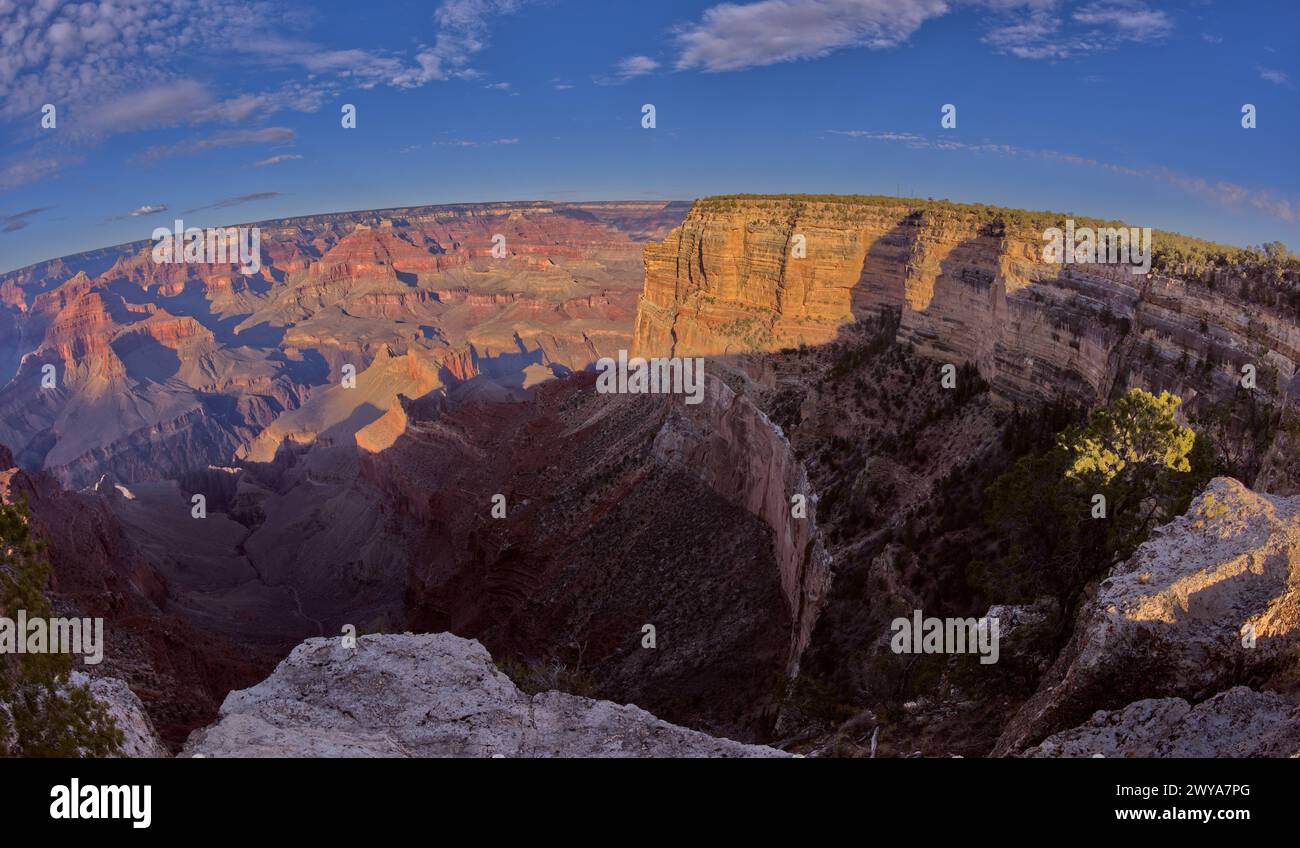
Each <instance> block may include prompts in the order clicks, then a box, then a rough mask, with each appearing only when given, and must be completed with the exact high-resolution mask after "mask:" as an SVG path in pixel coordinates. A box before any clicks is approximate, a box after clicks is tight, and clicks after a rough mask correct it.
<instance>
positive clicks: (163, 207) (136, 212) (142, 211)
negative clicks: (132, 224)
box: [108, 203, 168, 221]
mask: <svg viewBox="0 0 1300 848" xmlns="http://www.w3.org/2000/svg"><path fill="white" fill-rule="evenodd" d="M167 209H168V207H167V204H166V203H159V204H156V205H152V206H151V205H145V206H141V207H139V208H137V209H132V210H131V211H130V212H123V213H122V214H121V215H114V216H113V217H112V218H109V219H108V220H110V221H124V220H126V219H127V218H145V217H148V216H149V215H161V214H162V213H163V212H166V211H167Z"/></svg>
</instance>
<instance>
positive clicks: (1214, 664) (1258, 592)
mask: <svg viewBox="0 0 1300 848" xmlns="http://www.w3.org/2000/svg"><path fill="white" fill-rule="evenodd" d="M1298 674H1300V498H1280V497H1273V496H1269V495H1261V494H1256V493H1254V492H1251V491H1250V490H1249V489H1247V488H1246V487H1245V486H1243V485H1241V484H1240V483H1238V482H1237V481H1235V480H1231V479H1228V478H1218V479H1215V480H1214V481H1213V482H1211V484H1210V485H1209V486H1208V487H1207V488H1206V490H1205V492H1204V493H1203V494H1202V495H1201V496H1200V497H1198V498H1197V499H1196V501H1195V502H1194V503H1193V504H1192V506H1191V508H1190V509H1188V511H1187V514H1186V515H1183V516H1180V517H1178V518H1176V519H1175V520H1174V521H1172V522H1170V523H1169V524H1167V525H1165V526H1163V527H1160V528H1158V529H1157V530H1156V531H1155V532H1153V533H1152V535H1151V538H1150V539H1148V540H1147V542H1145V543H1144V544H1143V545H1142V547H1141V548H1139V549H1138V551H1137V553H1136V554H1134V556H1133V557H1132V558H1131V559H1130V560H1129V561H1128V562H1126V563H1124V564H1122V565H1120V566H1118V567H1117V568H1116V569H1115V570H1114V571H1113V572H1111V574H1110V575H1109V576H1108V577H1107V578H1106V579H1105V580H1103V581H1102V583H1101V585H1100V587H1099V588H1098V590H1097V594H1096V596H1095V597H1094V598H1093V599H1092V601H1091V602H1090V603H1089V604H1088V606H1087V608H1086V609H1085V610H1084V611H1083V612H1082V613H1081V614H1080V617H1079V622H1078V624H1077V626H1076V629H1075V633H1074V636H1073V638H1072V639H1071V641H1070V643H1069V645H1068V646H1067V647H1066V648H1065V650H1064V651H1063V652H1062V653H1061V656H1060V657H1059V658H1058V659H1057V661H1056V665H1055V666H1054V668H1053V669H1052V670H1051V671H1049V672H1048V674H1047V676H1046V677H1045V679H1044V681H1043V684H1042V686H1041V687H1040V689H1039V691H1038V692H1037V693H1036V694H1035V695H1034V696H1033V697H1032V698H1030V699H1029V701H1028V702H1026V704H1025V705H1024V706H1023V707H1022V708H1021V709H1020V711H1019V712H1018V713H1017V714H1016V716H1015V717H1014V718H1013V719H1012V720H1011V722H1010V723H1009V724H1008V726H1007V727H1006V728H1005V729H1004V730H1003V732H1002V736H1001V738H1000V739H999V740H998V744H997V747H996V748H995V753H1001V754H1006V753H1013V752H1016V751H1018V750H1021V749H1023V748H1024V747H1026V746H1028V745H1030V744H1033V743H1035V742H1037V741H1038V740H1040V739H1042V738H1043V737H1044V736H1045V735H1047V734H1048V733H1051V732H1054V731H1056V730H1059V729H1061V728H1065V727H1069V726H1070V725H1071V724H1073V723H1074V722H1077V721H1080V720H1081V719H1082V718H1083V717H1085V716H1087V715H1089V714H1090V713H1092V712H1093V711H1094V710H1098V709H1117V708H1121V707H1123V706H1124V705H1125V704H1127V703H1128V702H1130V701H1138V700H1142V699H1149V698H1170V697H1174V698H1182V699H1185V700H1189V701H1191V702H1193V703H1199V702H1201V701H1205V700H1207V699H1209V698H1211V697H1212V696H1214V695H1216V694H1217V693H1219V692H1223V691H1225V690H1227V689H1229V688H1231V687H1233V686H1236V685H1239V684H1248V685H1253V686H1268V685H1273V686H1283V687H1287V688H1289V687H1291V686H1293V685H1294V682H1295V680H1296V678H1297V675H1298ZM1129 709H1132V707H1130V708H1129ZM1197 709H1200V707H1199V706H1198V707H1197ZM1127 720H1128V719H1125V721H1127Z"/></svg>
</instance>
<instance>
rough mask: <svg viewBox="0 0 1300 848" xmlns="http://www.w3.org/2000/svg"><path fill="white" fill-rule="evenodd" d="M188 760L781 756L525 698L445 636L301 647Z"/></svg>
mask: <svg viewBox="0 0 1300 848" xmlns="http://www.w3.org/2000/svg"><path fill="white" fill-rule="evenodd" d="M181 756H187V757H194V756H205V757H492V756H505V757H784V756H788V755H787V754H785V753H784V752H782V751H778V750H776V749H774V748H767V747H763V746H761V745H743V744H741V743H739V742H733V741H731V740H729V739H719V738H715V737H713V736H709V735H708V734H705V733H699V732H697V731H694V730H687V729H686V728H684V727H678V726H676V725H673V724H669V723H668V722H665V721H660V720H659V719H657V718H655V717H654V716H653V715H651V714H650V713H647V712H646V711H645V710H642V709H638V708H637V707H634V706H619V705H617V704H613V703H611V702H609V701H595V700H592V699H590V698H581V697H577V696H575V695H567V694H564V693H562V692H545V693H542V694H538V695H533V696H529V695H526V694H524V693H523V692H521V691H519V689H518V688H517V687H516V686H515V684H514V683H513V682H511V680H510V679H509V678H508V677H506V676H505V675H504V674H502V673H501V672H500V671H498V670H497V668H496V666H494V665H493V664H492V657H491V656H490V655H489V654H488V652H487V649H486V648H484V647H483V646H482V645H480V644H479V643H478V642H475V641H473V640H470V639H461V638H459V637H456V636H452V635H451V634H449V633H437V634H423V635H412V634H409V633H407V634H401V635H384V636H362V637H360V638H358V639H357V644H356V647H355V648H345V647H343V646H342V643H341V640H340V639H337V638H335V639H323V638H315V639H308V640H307V641H305V642H303V643H302V644H301V645H299V646H298V647H296V648H294V650H293V652H292V653H291V654H289V656H288V657H287V658H286V659H285V660H284V661H283V662H282V663H280V665H279V666H278V667H277V668H276V669H275V671H274V672H273V673H272V674H271V676H270V677H268V678H267V679H266V680H264V681H262V682H261V683H259V684H257V685H256V686H254V687H252V688H251V689H244V690H241V691H237V692H231V693H230V694H229V695H227V696H226V700H225V702H224V703H223V704H222V705H221V713H220V717H219V718H218V720H217V722H216V723H215V724H213V725H211V726H209V727H206V728H204V729H202V730H196V731H195V732H194V733H192V734H191V735H190V738H189V740H188V741H187V742H186V744H185V749H184V751H183V752H182V754H181Z"/></svg>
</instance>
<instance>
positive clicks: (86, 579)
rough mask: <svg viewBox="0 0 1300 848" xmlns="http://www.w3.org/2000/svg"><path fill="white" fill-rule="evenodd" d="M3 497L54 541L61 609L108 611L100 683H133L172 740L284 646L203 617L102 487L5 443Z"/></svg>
mask: <svg viewBox="0 0 1300 848" xmlns="http://www.w3.org/2000/svg"><path fill="white" fill-rule="evenodd" d="M117 497H121V496H120V495H117ZM0 498H3V499H4V500H5V502H7V503H13V502H15V501H18V500H21V501H23V502H25V503H26V505H27V508H28V510H29V513H30V518H29V520H30V522H31V526H32V530H33V533H34V534H35V535H36V536H37V538H39V539H41V540H43V541H44V542H45V544H46V546H47V547H46V556H47V557H48V559H49V562H50V566H51V577H50V585H49V589H48V594H49V596H50V599H51V603H52V605H53V607H54V609H55V610H56V611H57V612H58V614H59V615H64V616H75V617H89V618H102V619H104V642H105V645H104V660H103V663H102V664H100V665H97V666H93V667H92V666H85V667H84V670H85V671H88V672H91V673H93V675H94V680H95V685H96V686H99V685H101V684H100V682H99V681H100V679H101V678H117V679H118V680H119V681H121V682H123V683H125V684H126V685H128V686H129V687H130V689H131V690H132V691H133V692H134V693H135V694H134V695H132V696H131V697H132V698H135V697H136V696H138V697H139V700H140V701H143V703H144V707H145V710H146V711H147V712H148V714H149V717H150V718H151V720H152V723H153V725H154V726H156V727H157V728H158V731H159V732H160V733H161V734H162V736H163V737H164V738H165V739H166V740H167V741H169V742H170V743H172V744H179V743H180V742H181V741H182V740H183V739H184V738H185V736H186V734H188V733H189V732H190V731H191V730H193V729H194V728H195V727H196V726H199V725H201V724H203V723H204V722H206V721H209V720H210V719H211V716H212V714H213V712H214V711H215V710H216V707H217V705H218V704H219V703H220V702H221V698H222V697H224V694H225V693H226V692H227V691H229V690H230V689H231V687H235V686H246V685H248V684H250V683H251V682H253V681H255V680H257V679H258V678H259V677H260V676H261V675H263V674H265V673H266V670H267V669H268V668H270V667H271V666H272V665H273V664H274V662H275V659H276V658H278V656H279V655H280V652H279V651H278V650H276V651H273V652H272V651H266V650H263V649H262V648H258V647H254V646H250V645H248V644H246V643H241V641H236V640H234V639H228V638H225V637H222V636H218V635H216V634H214V633H212V632H211V631H209V630H207V629H205V628H201V627H196V626H195V624H194V623H193V622H192V620H190V618H189V616H188V615H186V611H185V610H184V608H183V607H182V606H180V605H178V604H177V599H176V598H175V597H174V592H173V591H172V587H171V586H170V585H169V584H168V581H167V579H166V578H165V576H164V575H163V574H161V573H160V572H159V571H158V570H157V569H156V568H155V567H154V565H153V564H152V563H151V562H150V560H149V558H148V557H147V556H146V555H145V554H144V553H143V552H142V551H141V550H140V548H139V547H138V546H137V545H136V543H135V542H134V541H133V540H132V539H131V538H130V536H129V534H128V532H127V531H126V530H125V529H124V528H123V526H122V524H121V522H120V521H119V520H118V518H117V517H116V515H115V514H114V511H113V509H112V508H111V505H110V502H107V501H106V499H105V498H104V497H102V496H101V495H100V494H97V493H94V492H91V493H87V494H82V493H77V492H69V491H66V490H64V489H62V488H61V487H60V486H59V485H58V484H57V483H56V482H55V481H54V480H52V479H51V478H50V477H48V476H47V475H45V474H39V473H35V474H34V473H29V472H26V471H23V470H21V469H19V468H17V467H15V464H14V462H13V459H12V457H11V456H10V455H9V453H8V451H7V450H6V449H4V448H3V447H0ZM103 685H105V686H111V684H107V683H106V684H103ZM111 694H112V693H110V695H111ZM119 694H121V693H120V692H119ZM128 694H129V693H128ZM109 700H111V701H114V702H115V703H116V702H121V703H125V702H126V701H130V700H131V699H127V698H125V696H123V697H120V698H118V697H114V698H110V699H109ZM132 709H134V708H133V707H130V705H129V704H128V705H127V706H124V707H123V710H124V713H123V714H124V715H128V716H129V715H130V714H131V712H132ZM128 723H129V724H131V725H132V726H135V725H136V724H138V723H139V722H136V721H135V720H134V719H132V720H131V721H130V722H128Z"/></svg>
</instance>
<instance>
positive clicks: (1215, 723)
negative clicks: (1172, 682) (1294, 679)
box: [1024, 686, 1300, 757]
mask: <svg viewBox="0 0 1300 848" xmlns="http://www.w3.org/2000/svg"><path fill="white" fill-rule="evenodd" d="M1024 756H1026V757H1096V756H1102V757H1297V756H1300V707H1298V706H1296V704H1294V703H1292V702H1291V701H1288V700H1287V699H1285V698H1283V697H1282V696H1280V695H1277V694H1275V693H1272V692H1255V691H1253V690H1251V689H1248V688H1246V687H1245V686H1236V687H1233V688H1232V689H1229V690H1228V691H1226V692H1221V693H1219V694H1218V695H1215V696H1214V697H1213V698H1211V699H1209V700H1208V701H1202V702H1201V703H1199V704H1196V705H1195V706H1192V705H1191V704H1189V703H1188V702H1187V701H1185V700H1183V699H1182V698H1151V699H1148V700H1144V701H1136V702H1134V703H1132V704H1130V705H1128V706H1127V707H1125V708H1123V709H1121V710H1114V711H1111V712H1107V711H1105V710H1099V711H1098V712H1097V713H1096V714H1095V715H1094V716H1093V717H1092V718H1090V719H1089V720H1088V721H1087V723H1085V724H1083V725H1081V726H1079V727H1077V728H1075V729H1073V730H1065V731H1062V732H1060V733H1056V734H1053V735H1052V736H1050V737H1048V738H1047V739H1044V740H1043V741H1042V742H1041V743H1039V744H1038V745H1035V746H1034V747H1032V748H1030V749H1029V750H1027V751H1026V752H1025V754H1024Z"/></svg>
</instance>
